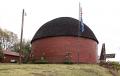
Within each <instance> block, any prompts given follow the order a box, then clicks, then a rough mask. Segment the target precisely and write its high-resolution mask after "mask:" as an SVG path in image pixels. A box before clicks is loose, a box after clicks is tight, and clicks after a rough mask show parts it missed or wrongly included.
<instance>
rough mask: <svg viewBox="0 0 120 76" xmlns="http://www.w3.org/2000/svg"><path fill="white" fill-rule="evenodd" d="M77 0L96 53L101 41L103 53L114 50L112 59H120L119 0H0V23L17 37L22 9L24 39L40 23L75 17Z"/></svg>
mask: <svg viewBox="0 0 120 76" xmlns="http://www.w3.org/2000/svg"><path fill="white" fill-rule="evenodd" d="M79 1H80V3H81V7H82V9H83V22H84V23H85V24H87V25H88V26H89V27H90V28H91V29H92V31H93V32H94V33H95V35H96V37H97V39H98V40H99V44H98V53H100V51H101V45H102V43H105V44H106V51H107V53H116V58H115V59H112V60H117V61H120V56H119V55H120V34H119V33H120V21H119V20H120V0H0V27H1V28H3V29H7V30H10V31H13V32H14V33H16V34H18V37H20V27H21V19H22V9H23V8H24V9H25V12H26V13H27V16H25V20H24V22H25V23H24V35H23V37H24V38H25V39H29V40H31V39H32V37H33V36H34V34H35V32H36V31H37V30H38V29H39V27H40V26H41V25H43V24H44V23H46V22H48V21H50V20H52V19H54V18H58V17H73V18H76V19H78V18H79V17H78V16H79V12H78V11H79V10H78V8H79Z"/></svg>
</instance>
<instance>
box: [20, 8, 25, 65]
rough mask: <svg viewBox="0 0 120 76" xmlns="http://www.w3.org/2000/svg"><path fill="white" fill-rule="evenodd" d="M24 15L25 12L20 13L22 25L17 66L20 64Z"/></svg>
mask: <svg viewBox="0 0 120 76" xmlns="http://www.w3.org/2000/svg"><path fill="white" fill-rule="evenodd" d="M24 15H25V11H24V9H23V12H22V24H21V38H20V50H19V55H20V56H19V64H21V63H22V40H23V27H24Z"/></svg>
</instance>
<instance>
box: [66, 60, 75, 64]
mask: <svg viewBox="0 0 120 76" xmlns="http://www.w3.org/2000/svg"><path fill="white" fill-rule="evenodd" d="M64 64H73V62H72V61H71V60H65V61H64Z"/></svg>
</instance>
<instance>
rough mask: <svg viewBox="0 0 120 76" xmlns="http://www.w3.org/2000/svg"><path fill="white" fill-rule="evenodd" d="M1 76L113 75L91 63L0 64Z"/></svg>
mask: <svg viewBox="0 0 120 76" xmlns="http://www.w3.org/2000/svg"><path fill="white" fill-rule="evenodd" d="M0 76H112V75H111V74H110V73H109V71H108V70H107V69H105V68H103V67H100V66H98V65H91V64H79V65H77V64H71V65H65V64H21V65H19V64H0Z"/></svg>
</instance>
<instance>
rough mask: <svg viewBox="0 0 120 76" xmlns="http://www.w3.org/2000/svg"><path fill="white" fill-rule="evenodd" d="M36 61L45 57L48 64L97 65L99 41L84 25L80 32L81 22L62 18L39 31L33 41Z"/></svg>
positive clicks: (48, 23) (46, 24) (45, 25)
mask: <svg viewBox="0 0 120 76" xmlns="http://www.w3.org/2000/svg"><path fill="white" fill-rule="evenodd" d="M31 44H32V55H33V58H34V60H35V61H37V60H40V58H41V57H44V58H45V60H47V61H48V63H64V62H65V61H66V60H70V61H71V62H73V63H97V56H98V55H97V49H98V46H97V45H98V40H97V38H96V37H95V35H94V33H93V32H92V30H91V29H90V28H89V27H88V26H87V25H86V24H84V32H80V28H79V20H77V19H74V18H71V17H60V18H56V19H54V20H51V21H49V22H47V23H45V24H44V25H43V26H42V27H40V28H39V29H38V31H37V32H36V34H35V35H34V37H33V39H32V41H31Z"/></svg>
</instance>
